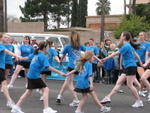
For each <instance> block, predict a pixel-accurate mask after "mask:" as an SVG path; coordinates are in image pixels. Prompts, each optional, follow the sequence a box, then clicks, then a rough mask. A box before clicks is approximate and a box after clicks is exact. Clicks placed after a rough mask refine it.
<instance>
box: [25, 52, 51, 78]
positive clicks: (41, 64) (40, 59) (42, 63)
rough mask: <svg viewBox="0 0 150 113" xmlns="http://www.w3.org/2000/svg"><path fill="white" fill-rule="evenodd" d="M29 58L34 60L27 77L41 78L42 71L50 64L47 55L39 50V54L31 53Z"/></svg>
mask: <svg viewBox="0 0 150 113" xmlns="http://www.w3.org/2000/svg"><path fill="white" fill-rule="evenodd" d="M29 59H30V60H31V59H32V61H31V64H30V68H29V72H28V74H27V77H28V78H30V79H38V78H41V76H40V73H41V71H42V70H43V69H44V68H46V67H49V66H50V64H49V62H48V59H47V57H46V55H45V54H44V53H43V52H39V53H38V54H36V55H34V56H33V55H30V56H29Z"/></svg>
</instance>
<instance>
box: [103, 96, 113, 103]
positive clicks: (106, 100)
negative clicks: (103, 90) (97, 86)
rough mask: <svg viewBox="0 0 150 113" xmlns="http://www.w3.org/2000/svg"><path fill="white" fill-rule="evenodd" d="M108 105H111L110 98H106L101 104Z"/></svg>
mask: <svg viewBox="0 0 150 113" xmlns="http://www.w3.org/2000/svg"><path fill="white" fill-rule="evenodd" d="M107 103H111V99H110V98H108V97H105V98H103V99H102V100H101V104H107Z"/></svg>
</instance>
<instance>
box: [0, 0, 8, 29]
mask: <svg viewBox="0 0 150 113" xmlns="http://www.w3.org/2000/svg"><path fill="white" fill-rule="evenodd" d="M6 31H7V0H0V32H6Z"/></svg>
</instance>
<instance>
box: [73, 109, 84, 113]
mask: <svg viewBox="0 0 150 113" xmlns="http://www.w3.org/2000/svg"><path fill="white" fill-rule="evenodd" d="M75 113H84V112H82V111H77V110H76V111H75Z"/></svg>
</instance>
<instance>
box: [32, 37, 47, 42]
mask: <svg viewBox="0 0 150 113" xmlns="http://www.w3.org/2000/svg"><path fill="white" fill-rule="evenodd" d="M34 38H35V39H36V42H38V43H39V42H41V41H45V37H40V36H34Z"/></svg>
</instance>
